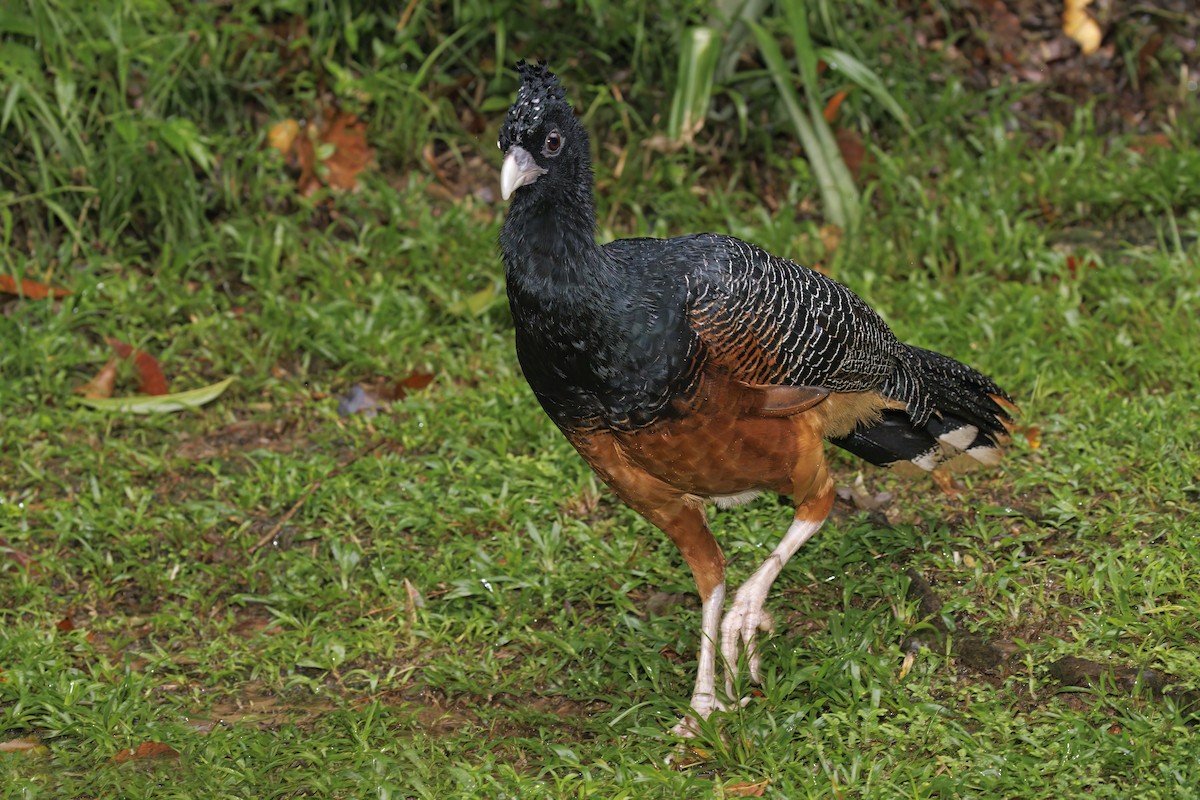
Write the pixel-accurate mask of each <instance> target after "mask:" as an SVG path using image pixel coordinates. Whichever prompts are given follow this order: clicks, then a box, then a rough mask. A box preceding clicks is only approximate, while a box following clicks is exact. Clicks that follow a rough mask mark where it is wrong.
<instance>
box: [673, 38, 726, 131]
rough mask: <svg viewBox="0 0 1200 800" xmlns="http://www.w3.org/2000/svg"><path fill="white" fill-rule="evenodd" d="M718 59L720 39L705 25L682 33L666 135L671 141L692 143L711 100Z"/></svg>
mask: <svg viewBox="0 0 1200 800" xmlns="http://www.w3.org/2000/svg"><path fill="white" fill-rule="evenodd" d="M720 57H721V37H720V35H719V34H718V33H717V31H716V30H715V29H713V28H710V27H709V26H707V25H697V26H695V27H692V28H688V29H687V30H685V31H684V32H683V43H682V46H681V47H680V48H679V70H678V73H677V76H676V80H675V93H674V95H673V96H672V98H671V114H670V117H669V118H668V121H667V135H668V136H669V137H670V139H671V141H672V142H676V143H679V142H691V141H692V137H694V136H695V135H696V134H697V133H698V132H699V131H700V129H701V128H702V127H704V118H705V116H706V115H707V113H708V104H709V101H710V100H711V99H712V89H713V75H714V74H715V73H716V70H717V63H718V62H719V61H720Z"/></svg>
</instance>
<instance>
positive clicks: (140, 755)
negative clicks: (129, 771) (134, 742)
mask: <svg viewBox="0 0 1200 800" xmlns="http://www.w3.org/2000/svg"><path fill="white" fill-rule="evenodd" d="M148 758H172V759H173V758H179V751H178V750H176V749H175V748H173V747H171V746H170V745H166V744H163V743H162V742H142V743H141V744H139V745H138V746H137V748H136V749H134V748H132V747H131V748H127V749H125V750H122V751H121V752H119V753H117V754H116V755H115V756H113V761H114V762H116V763H118V764H122V763H124V762H126V761H133V760H135V759H137V760H142V759H148Z"/></svg>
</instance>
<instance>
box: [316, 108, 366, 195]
mask: <svg viewBox="0 0 1200 800" xmlns="http://www.w3.org/2000/svg"><path fill="white" fill-rule="evenodd" d="M321 143H322V144H324V145H333V147H334V150H333V153H331V154H330V155H329V157H328V158H326V159H325V161H324V164H325V169H326V174H325V183H326V184H328V185H329V187H330V188H332V189H342V190H344V191H349V190H350V189H353V188H354V187H355V184H356V183H357V178H358V174H359V173H360V172H362V171H363V170H364V169H366V167H367V164H369V163H371V159H372V158H373V157H374V155H375V154H374V152H373V151H372V150H371V148H370V147H369V146H368V145H367V126H366V125H364V124H363V123H362V122H360V121H359V119H358V117H356V116H355V115H354V114H347V113H344V112H343V113H340V114H337V115H336V116H334V117H333V118H332V119H329V118H327V120H326V125H325V126H324V129H323V130H322V131H321Z"/></svg>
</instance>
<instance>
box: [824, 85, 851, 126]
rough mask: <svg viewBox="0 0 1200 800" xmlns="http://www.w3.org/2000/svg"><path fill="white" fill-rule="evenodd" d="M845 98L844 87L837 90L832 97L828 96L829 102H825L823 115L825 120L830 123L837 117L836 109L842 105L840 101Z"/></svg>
mask: <svg viewBox="0 0 1200 800" xmlns="http://www.w3.org/2000/svg"><path fill="white" fill-rule="evenodd" d="M845 99H846V90H845V89H843V90H842V91H840V92H838V93H837V94H835V95H834V96H833V97H831V98H829V102H828V103H826V104H825V112H824V115H825V121H826V122H829V123H832V122H833V121H834V120H835V119H837V115H838V109H839V108H841V107H842V101H843V100H845Z"/></svg>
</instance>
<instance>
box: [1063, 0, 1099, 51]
mask: <svg viewBox="0 0 1200 800" xmlns="http://www.w3.org/2000/svg"><path fill="white" fill-rule="evenodd" d="M1091 4H1092V0H1063V26H1062V29H1063V33H1065V34H1066V35H1067V36H1070V37H1071V38H1072V39H1074V40H1075V43H1076V44H1078V45H1079V49H1080V50H1082V51H1083V53H1084V55H1091V54H1092V53H1094V52H1096V51H1097V50H1099V49H1100V40H1101V39H1103V38H1104V33H1103V32H1102V31H1101V30H1100V25H1099V24H1098V23H1097V22H1096V20H1094V19H1093V18H1092V16H1091V15H1090V14H1088V12H1087V7H1088V6H1090V5H1091Z"/></svg>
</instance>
